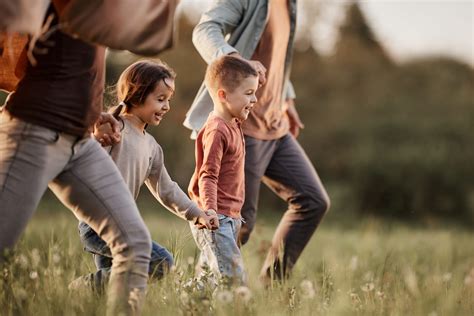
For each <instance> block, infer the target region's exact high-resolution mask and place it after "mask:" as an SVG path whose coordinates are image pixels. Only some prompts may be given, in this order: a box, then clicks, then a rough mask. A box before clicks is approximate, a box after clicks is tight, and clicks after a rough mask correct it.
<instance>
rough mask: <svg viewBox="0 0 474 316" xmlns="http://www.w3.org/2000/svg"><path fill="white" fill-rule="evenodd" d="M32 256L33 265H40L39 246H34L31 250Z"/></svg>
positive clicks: (34, 266)
mask: <svg viewBox="0 0 474 316" xmlns="http://www.w3.org/2000/svg"><path fill="white" fill-rule="evenodd" d="M30 257H31V265H32V266H33V268H36V267H38V265H39V264H40V262H41V256H40V252H39V250H38V249H37V248H34V249H33V250H32V251H31V255H30Z"/></svg>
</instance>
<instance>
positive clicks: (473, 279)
mask: <svg viewBox="0 0 474 316" xmlns="http://www.w3.org/2000/svg"><path fill="white" fill-rule="evenodd" d="M464 284H465V285H467V286H469V285H473V286H474V267H473V268H472V269H471V271H469V273H468V274H467V275H466V277H465V278H464Z"/></svg>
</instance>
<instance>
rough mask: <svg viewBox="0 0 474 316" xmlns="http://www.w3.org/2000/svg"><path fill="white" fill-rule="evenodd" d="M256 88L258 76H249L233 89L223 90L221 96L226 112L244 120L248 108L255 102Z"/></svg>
mask: <svg viewBox="0 0 474 316" xmlns="http://www.w3.org/2000/svg"><path fill="white" fill-rule="evenodd" d="M257 88H258V77H254V76H250V77H247V78H245V79H243V80H242V81H241V83H240V85H238V86H237V87H236V88H235V89H234V90H233V91H230V90H225V91H224V92H225V94H224V96H223V97H221V100H222V101H223V104H224V106H225V110H227V112H228V114H229V115H230V116H231V117H233V118H237V119H239V120H242V121H243V120H246V119H247V117H248V116H249V113H250V110H251V109H252V107H253V106H254V104H255V103H256V102H257V97H256V96H255V92H256V91H257Z"/></svg>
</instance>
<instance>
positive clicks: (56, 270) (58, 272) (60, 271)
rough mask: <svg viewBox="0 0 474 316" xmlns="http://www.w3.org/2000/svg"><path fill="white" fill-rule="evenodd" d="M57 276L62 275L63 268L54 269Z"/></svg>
mask: <svg viewBox="0 0 474 316" xmlns="http://www.w3.org/2000/svg"><path fill="white" fill-rule="evenodd" d="M53 273H54V275H55V276H61V275H62V274H63V270H62V269H61V268H56V269H54V270H53Z"/></svg>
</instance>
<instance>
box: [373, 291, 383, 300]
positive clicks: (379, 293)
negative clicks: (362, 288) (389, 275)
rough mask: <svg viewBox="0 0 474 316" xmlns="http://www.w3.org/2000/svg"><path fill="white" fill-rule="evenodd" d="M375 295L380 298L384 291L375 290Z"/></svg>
mask: <svg viewBox="0 0 474 316" xmlns="http://www.w3.org/2000/svg"><path fill="white" fill-rule="evenodd" d="M375 295H377V297H378V298H379V299H381V300H383V299H384V298H385V293H384V292H383V291H377V292H375Z"/></svg>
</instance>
